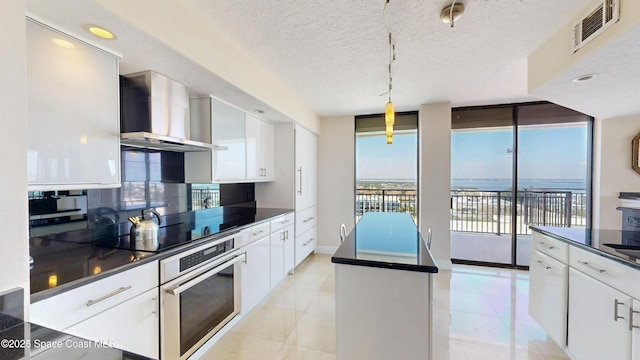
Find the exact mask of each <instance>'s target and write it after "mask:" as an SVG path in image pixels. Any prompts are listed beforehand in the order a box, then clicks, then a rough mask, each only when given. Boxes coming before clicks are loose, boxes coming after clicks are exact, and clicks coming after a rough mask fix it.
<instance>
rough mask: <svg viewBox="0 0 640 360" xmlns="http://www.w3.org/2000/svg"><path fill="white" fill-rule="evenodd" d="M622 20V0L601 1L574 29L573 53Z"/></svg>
mask: <svg viewBox="0 0 640 360" xmlns="http://www.w3.org/2000/svg"><path fill="white" fill-rule="evenodd" d="M619 19H620V0H601V1H600V2H598V4H597V5H596V6H595V8H593V9H591V11H589V13H588V14H587V15H586V16H585V17H583V18H582V19H581V20H580V21H579V22H578V23H577V24H576V25H575V26H574V27H573V41H572V43H571V44H572V50H573V52H576V51H578V50H579V49H580V48H581V47H583V46H584V45H586V44H587V43H588V42H589V41H591V40H593V39H594V38H595V37H596V36H598V35H600V34H601V33H602V32H603V31H604V30H606V29H607V28H609V27H610V26H611V25H613V24H615V23H616V22H617V21H618V20H619Z"/></svg>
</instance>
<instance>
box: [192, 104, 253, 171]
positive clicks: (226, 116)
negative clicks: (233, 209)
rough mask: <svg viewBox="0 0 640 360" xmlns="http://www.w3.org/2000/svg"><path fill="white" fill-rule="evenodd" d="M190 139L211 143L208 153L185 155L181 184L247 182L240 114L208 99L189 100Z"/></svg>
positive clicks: (236, 110) (230, 107)
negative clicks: (191, 125)
mask: <svg viewBox="0 0 640 360" xmlns="http://www.w3.org/2000/svg"><path fill="white" fill-rule="evenodd" d="M189 110H190V115H191V118H192V119H194V120H192V122H193V123H195V124H198V125H197V126H194V127H193V128H192V129H191V138H192V139H194V140H197V141H203V142H211V144H212V145H213V149H212V151H211V152H208V151H204V152H190V153H185V157H184V161H185V181H186V182H189V183H211V182H222V183H224V182H235V181H244V180H246V179H247V173H246V166H245V164H246V159H247V149H246V140H245V121H244V112H243V111H242V110H240V109H237V108H235V107H233V106H231V105H228V104H226V103H224V102H221V101H219V100H217V99H214V98H212V97H205V98H193V99H190V100H189Z"/></svg>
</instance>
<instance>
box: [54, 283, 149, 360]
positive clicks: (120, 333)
mask: <svg viewBox="0 0 640 360" xmlns="http://www.w3.org/2000/svg"><path fill="white" fill-rule="evenodd" d="M158 306H159V305H158V288H154V289H151V290H149V291H147V292H145V293H143V294H140V295H138V296H136V297H134V298H133V299H130V300H127V301H125V302H123V303H122V304H120V305H117V306H114V307H112V308H111V309H109V310H107V311H103V312H102V313H100V314H98V315H96V316H94V317H91V318H89V319H87V320H85V321H82V322H81V323H79V324H77V325H74V326H72V327H70V328H68V329H66V330H65V332H66V333H68V334H71V335H74V336H79V337H82V338H86V339H90V340H93V341H96V342H98V343H100V344H103V345H105V346H107V347H110V346H114V347H116V348H119V349H122V350H126V351H129V352H132V353H135V354H139V355H143V356H146V357H150V358H154V359H157V358H158V357H159V346H160V345H159V342H158V340H159V331H160V330H159V319H158V312H159V311H158V310H159V308H158Z"/></svg>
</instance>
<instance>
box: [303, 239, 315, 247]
mask: <svg viewBox="0 0 640 360" xmlns="http://www.w3.org/2000/svg"><path fill="white" fill-rule="evenodd" d="M313 239H314V238H311V239H309V241H307V242H306V243H304V244H302V246H307V245H309V244H311V242H312V241H313Z"/></svg>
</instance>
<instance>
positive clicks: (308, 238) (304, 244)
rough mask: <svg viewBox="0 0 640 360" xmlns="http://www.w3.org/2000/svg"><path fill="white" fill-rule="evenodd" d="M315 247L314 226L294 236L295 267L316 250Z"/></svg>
mask: <svg viewBox="0 0 640 360" xmlns="http://www.w3.org/2000/svg"><path fill="white" fill-rule="evenodd" d="M316 246H317V240H316V227H315V226H314V227H313V228H311V229H310V230H307V231H305V232H304V233H302V234H300V235H297V234H296V245H295V247H296V250H295V265H296V266H298V265H300V263H302V261H303V260H304V259H306V258H307V256H309V255H310V254H311V253H312V252H313V251H314V250H315V249H316Z"/></svg>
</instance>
